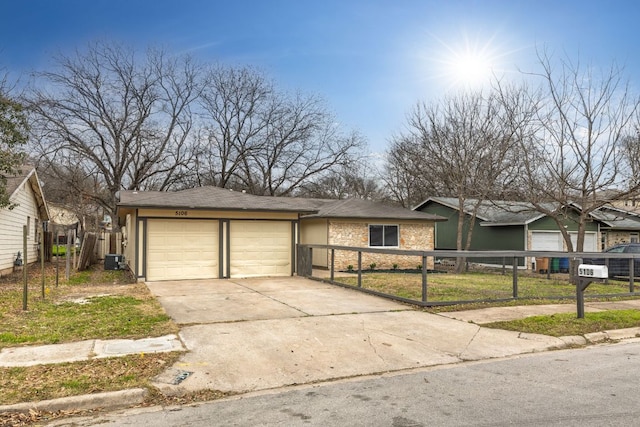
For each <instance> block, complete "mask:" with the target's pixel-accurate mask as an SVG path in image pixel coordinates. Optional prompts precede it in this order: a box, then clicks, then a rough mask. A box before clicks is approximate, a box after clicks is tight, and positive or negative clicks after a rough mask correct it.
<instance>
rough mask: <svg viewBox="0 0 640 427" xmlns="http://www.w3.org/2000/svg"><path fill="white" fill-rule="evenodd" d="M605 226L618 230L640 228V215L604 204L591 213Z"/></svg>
mask: <svg viewBox="0 0 640 427" xmlns="http://www.w3.org/2000/svg"><path fill="white" fill-rule="evenodd" d="M591 216H593V217H594V218H595V219H597V220H598V221H601V222H602V223H603V224H604V225H605V227H607V228H611V229H616V230H640V215H638V214H637V213H634V212H628V211H625V210H622V209H618V208H615V207H609V206H604V207H602V208H600V209H599V210H597V211H596V212H593V213H592V214H591Z"/></svg>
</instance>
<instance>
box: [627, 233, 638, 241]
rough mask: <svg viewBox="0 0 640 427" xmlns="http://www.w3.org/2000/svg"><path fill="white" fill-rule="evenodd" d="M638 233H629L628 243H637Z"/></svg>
mask: <svg viewBox="0 0 640 427" xmlns="http://www.w3.org/2000/svg"><path fill="white" fill-rule="evenodd" d="M638 236H639V235H638V233H629V241H630V242H631V243H638Z"/></svg>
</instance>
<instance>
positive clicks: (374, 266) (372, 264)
mask: <svg viewBox="0 0 640 427" xmlns="http://www.w3.org/2000/svg"><path fill="white" fill-rule="evenodd" d="M376 265H377V264H376V263H375V262H372V263H371V264H369V268H370V269H371V270H375V269H376Z"/></svg>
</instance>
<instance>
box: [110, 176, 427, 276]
mask: <svg viewBox="0 0 640 427" xmlns="http://www.w3.org/2000/svg"><path fill="white" fill-rule="evenodd" d="M118 219H119V223H120V225H121V226H122V230H123V235H124V245H125V249H124V255H125V262H126V263H127V264H128V266H129V268H130V269H131V270H132V271H133V272H134V274H135V275H136V277H137V278H138V280H147V281H151V280H180V279H199V278H235V277H254V276H290V275H292V274H294V272H295V246H296V244H297V243H317V244H327V243H329V244H335V245H338V244H339V245H350V246H360V247H370V246H372V247H381V246H386V247H393V248H400V249H404V248H412V249H423V250H432V249H433V224H434V221H435V220H437V219H438V218H437V217H436V216H434V215H430V214H424V213H419V212H412V211H409V210H407V209H402V208H393V207H388V206H384V205H381V204H377V203H373V202H367V201H362V200H343V201H335V200H319V199H303V198H290V197H270V196H254V195H249V194H245V193H243V192H237V191H230V190H226V189H221V188H217V187H201V188H194V189H189V190H182V191H176V192H153V191H149V192H143V191H122V192H121V193H120V194H119V202H118ZM394 239H395V240H394ZM320 253H322V251H320V250H318V251H316V252H314V260H315V261H317V265H318V266H323V267H326V266H327V256H326V255H327V254H326V251H325V256H321V255H319V254H320ZM367 260H368V262H369V263H371V262H375V261H371V260H369V259H367ZM338 262H340V265H339V266H338V268H343V267H344V268H346V265H348V264H346V263H349V264H352V265H355V264H354V262H357V259H356V260H355V261H354V259H351V258H350V259H349V260H346V259H344V260H343V259H342V258H340V259H339V260H338ZM418 262H419V260H417V261H413V262H412V263H411V266H413V267H415V266H416V265H417V263H418ZM397 263H398V264H399V263H400V262H399V261H397ZM382 264H383V261H382V260H381V261H380V264H379V265H382Z"/></svg>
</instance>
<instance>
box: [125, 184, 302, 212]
mask: <svg viewBox="0 0 640 427" xmlns="http://www.w3.org/2000/svg"><path fill="white" fill-rule="evenodd" d="M118 206H131V207H147V208H184V209H219V210H252V211H280V212H283V211H284V212H307V211H308V212H314V211H315V209H313V208H310V207H308V206H303V205H300V204H299V203H297V202H296V201H295V199H293V198H289V197H272V196H254V195H252V194H246V193H243V192H240V191H231V190H227V189H224V188H219V187H198V188H191V189H188V190H181V191H121V192H120V202H119V203H118Z"/></svg>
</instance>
